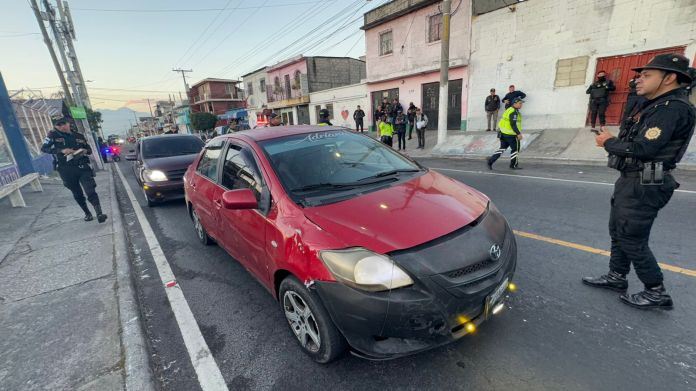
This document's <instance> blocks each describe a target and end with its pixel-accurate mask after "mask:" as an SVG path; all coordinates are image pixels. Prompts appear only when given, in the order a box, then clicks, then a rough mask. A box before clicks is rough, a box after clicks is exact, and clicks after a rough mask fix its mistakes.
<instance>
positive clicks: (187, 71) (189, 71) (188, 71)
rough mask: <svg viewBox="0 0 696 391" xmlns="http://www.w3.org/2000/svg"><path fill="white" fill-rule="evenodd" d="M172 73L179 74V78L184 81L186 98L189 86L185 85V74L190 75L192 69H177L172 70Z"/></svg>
mask: <svg viewBox="0 0 696 391" xmlns="http://www.w3.org/2000/svg"><path fill="white" fill-rule="evenodd" d="M172 72H181V78H182V79H184V91H186V96H188V92H189V86H188V84H187V83H186V73H191V72H193V69H181V68H177V69H172Z"/></svg>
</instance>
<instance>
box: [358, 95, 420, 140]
mask: <svg viewBox="0 0 696 391" xmlns="http://www.w3.org/2000/svg"><path fill="white" fill-rule="evenodd" d="M359 108H360V106H358V109H359ZM356 112H357V110H356ZM354 116H355V115H354ZM374 118H375V121H376V123H375V126H376V127H377V130H379V136H380V140H381V141H382V142H383V143H384V144H386V145H388V146H390V147H393V143H394V134H396V136H397V148H398V150H399V151H405V150H406V134H407V133H408V139H409V140H411V139H412V138H413V130H414V129H415V130H416V137H417V138H418V147H416V149H424V148H425V129H426V128H427V126H428V116H427V115H426V114H425V113H423V111H422V110H421V109H420V108H419V107H416V105H414V104H413V102H411V103H410V104H409V106H408V109H407V110H406V113H404V109H403V106H401V103H399V99H396V98H394V100H393V101H392V103H389V100H388V99H387V98H384V99H383V101H382V104H381V105H379V106H377V109H376V110H375V113H374Z"/></svg>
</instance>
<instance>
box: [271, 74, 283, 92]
mask: <svg viewBox="0 0 696 391" xmlns="http://www.w3.org/2000/svg"><path fill="white" fill-rule="evenodd" d="M273 92H274V93H276V94H280V93H281V92H283V90H281V89H280V78H279V77H278V76H276V77H275V78H273Z"/></svg>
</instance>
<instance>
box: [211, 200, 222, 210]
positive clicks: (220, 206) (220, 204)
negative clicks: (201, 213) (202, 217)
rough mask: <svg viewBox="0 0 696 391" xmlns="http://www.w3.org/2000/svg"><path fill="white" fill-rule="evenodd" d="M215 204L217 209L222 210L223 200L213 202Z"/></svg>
mask: <svg viewBox="0 0 696 391" xmlns="http://www.w3.org/2000/svg"><path fill="white" fill-rule="evenodd" d="M213 204H215V207H216V208H218V209H222V201H221V200H213Z"/></svg>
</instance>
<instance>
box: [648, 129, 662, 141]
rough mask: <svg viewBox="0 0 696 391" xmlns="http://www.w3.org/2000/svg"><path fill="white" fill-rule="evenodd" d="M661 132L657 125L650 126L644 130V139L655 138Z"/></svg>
mask: <svg viewBox="0 0 696 391" xmlns="http://www.w3.org/2000/svg"><path fill="white" fill-rule="evenodd" d="M661 134H662V129H660V128H658V127H654V128H650V129H648V131H647V132H645V139H646V140H651V141H652V140H657V138H658V137H660V135H661Z"/></svg>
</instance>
